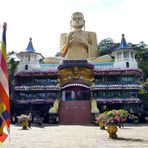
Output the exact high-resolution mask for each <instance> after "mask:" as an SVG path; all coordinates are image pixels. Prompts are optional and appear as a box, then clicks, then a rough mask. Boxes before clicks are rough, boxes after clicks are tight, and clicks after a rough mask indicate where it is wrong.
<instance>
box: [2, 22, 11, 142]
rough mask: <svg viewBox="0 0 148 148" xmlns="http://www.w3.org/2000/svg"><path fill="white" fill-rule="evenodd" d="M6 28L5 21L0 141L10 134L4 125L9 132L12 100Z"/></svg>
mask: <svg viewBox="0 0 148 148" xmlns="http://www.w3.org/2000/svg"><path fill="white" fill-rule="evenodd" d="M6 29H7V24H6V23H4V25H3V33H2V41H1V48H0V143H3V142H4V141H5V139H6V138H7V136H8V135H7V134H6V133H4V127H6V129H7V132H8V134H9V131H10V102H9V83H8V67H7V53H6Z"/></svg>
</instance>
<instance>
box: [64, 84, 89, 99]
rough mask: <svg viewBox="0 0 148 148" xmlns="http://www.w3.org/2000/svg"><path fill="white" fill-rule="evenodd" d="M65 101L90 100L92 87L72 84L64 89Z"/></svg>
mask: <svg viewBox="0 0 148 148" xmlns="http://www.w3.org/2000/svg"><path fill="white" fill-rule="evenodd" d="M62 100H63V101H70V100H71V101H80V100H90V89H88V88H85V87H81V86H71V87H68V88H66V89H63V90H62Z"/></svg>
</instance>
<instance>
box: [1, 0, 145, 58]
mask: <svg viewBox="0 0 148 148" xmlns="http://www.w3.org/2000/svg"><path fill="white" fill-rule="evenodd" d="M147 7H148V0H53V1H52V0H0V26H1V27H0V33H2V24H3V22H7V24H8V29H7V50H8V51H12V50H14V51H16V52H20V51H24V50H25V49H26V47H27V45H28V41H29V38H30V37H32V41H33V46H34V49H35V50H36V52H40V53H42V55H43V56H45V57H47V56H54V55H55V54H56V53H57V52H58V51H59V40H60V34H61V33H63V32H69V31H70V17H71V14H72V13H73V12H76V11H80V12H82V13H83V14H84V17H85V21H86V31H93V32H96V33H97V41H98V43H99V42H100V41H101V40H102V39H105V38H109V37H110V38H112V39H114V41H115V42H120V40H121V34H122V33H124V34H125V37H126V40H127V42H132V43H139V42H140V41H144V42H145V43H147V44H148V8H147Z"/></svg>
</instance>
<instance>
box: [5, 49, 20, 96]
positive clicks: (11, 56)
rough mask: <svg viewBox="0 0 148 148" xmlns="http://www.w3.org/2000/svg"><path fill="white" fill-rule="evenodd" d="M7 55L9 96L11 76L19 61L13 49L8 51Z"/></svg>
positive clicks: (11, 84)
mask: <svg viewBox="0 0 148 148" xmlns="http://www.w3.org/2000/svg"><path fill="white" fill-rule="evenodd" d="M7 57H8V76H9V90H10V96H11V93H12V86H13V77H14V74H15V71H16V69H17V65H18V64H19V61H18V60H17V58H16V52H14V51H11V52H8V54H7Z"/></svg>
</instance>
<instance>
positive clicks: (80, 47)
mask: <svg viewBox="0 0 148 148" xmlns="http://www.w3.org/2000/svg"><path fill="white" fill-rule="evenodd" d="M70 25H71V28H72V31H70V32H69V33H62V34H61V36H60V57H58V58H56V57H55V58H52V57H49V58H46V59H45V63H54V62H55V63H58V62H59V61H60V60H61V59H69V60H78V59H89V60H90V61H94V62H110V61H111V60H112V58H111V56H109V55H105V56H101V57H99V55H98V52H99V51H98V48H97V36H96V33H95V32H89V31H85V20H84V16H83V14H82V13H81V12H75V13H73V14H72V16H71V21H70ZM83 28H84V30H83Z"/></svg>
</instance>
